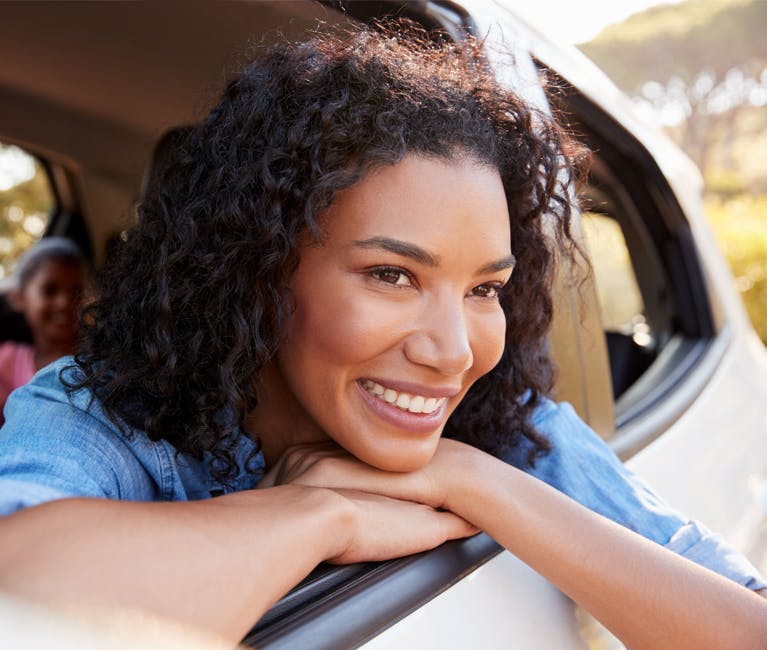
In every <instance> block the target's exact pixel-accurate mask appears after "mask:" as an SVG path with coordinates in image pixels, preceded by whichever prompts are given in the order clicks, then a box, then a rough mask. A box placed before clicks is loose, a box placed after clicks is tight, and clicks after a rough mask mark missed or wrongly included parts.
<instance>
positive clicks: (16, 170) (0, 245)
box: [0, 142, 56, 280]
mask: <svg viewBox="0 0 767 650" xmlns="http://www.w3.org/2000/svg"><path fill="white" fill-rule="evenodd" d="M55 203H56V199H55V194H54V192H53V187H52V186H51V181H50V178H49V176H48V172H47V171H46V168H45V165H44V164H43V162H42V161H41V160H40V159H39V158H37V157H36V156H33V155H32V154H30V153H29V152H27V151H25V150H24V149H22V148H21V147H18V146H16V145H13V144H6V143H2V142H0V280H2V279H4V278H8V277H9V276H10V275H11V274H12V273H13V268H14V266H15V265H16V261H17V260H18V259H19V256H20V255H21V254H22V253H23V252H24V251H25V250H26V249H27V248H29V247H30V246H31V245H32V244H34V243H35V242H36V241H37V240H38V239H40V237H42V235H43V233H44V232H45V230H46V228H47V227H48V222H49V220H50V215H51V214H52V213H53V211H54V208H55Z"/></svg>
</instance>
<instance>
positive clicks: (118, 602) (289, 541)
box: [0, 485, 474, 642]
mask: <svg viewBox="0 0 767 650" xmlns="http://www.w3.org/2000/svg"><path fill="white" fill-rule="evenodd" d="M473 532H474V530H473V529H472V528H471V527H469V526H468V525H467V524H466V523H465V522H463V521H462V520H460V519H459V518H458V517H456V516H455V515H452V514H450V513H441V512H437V511H435V510H433V509H432V508H430V507H428V506H423V505H421V504H414V503H412V502H405V501H397V500H394V499H389V498H386V497H379V496H376V495H370V494H364V493H355V492H352V491H332V490H326V489H318V488H307V487H302V486H297V485H296V486H281V487H277V488H274V489H270V490H259V491H249V492H241V493H238V494H232V495H228V496H224V497H218V498H215V499H210V500H207V501H195V502H187V503H134V502H116V501H107V500H103V499H65V500H61V501H54V502H50V503H46V504H43V505H40V506H36V507H33V508H29V509H27V510H23V511H21V512H18V513H16V514H13V515H10V516H8V517H5V518H3V519H0V589H3V590H5V591H8V592H10V593H15V594H18V595H22V596H26V597H31V598H35V599H43V600H46V601H49V602H52V603H54V604H56V603H60V604H67V605H72V604H78V605H85V606H99V607H103V606H110V607H111V606H114V607H120V608H128V609H138V610H142V611H149V612H152V613H154V614H157V615H160V616H162V617H166V618H169V619H173V620H176V621H181V622H183V623H187V624H190V625H193V626H196V627H202V628H205V629H207V630H210V631H213V632H215V633H217V634H220V635H222V636H224V637H225V638H227V639H230V640H232V641H234V642H236V641H239V640H240V639H241V638H242V636H243V635H244V634H245V633H246V632H247V631H248V629H249V628H250V627H251V626H252V625H253V624H254V623H255V622H256V621H257V620H258V618H259V617H260V616H261V614H263V612H264V611H266V609H267V608H268V607H269V606H271V605H272V604H273V603H274V602H275V601H276V600H277V599H278V598H280V597H281V596H282V595H283V594H284V593H286V592H287V591H288V590H289V589H290V588H291V587H292V586H294V585H295V584H296V583H298V582H299V581H300V580H301V579H302V578H303V577H304V576H305V575H307V574H308V573H309V572H310V571H311V570H312V569H313V568H314V566H316V565H317V564H318V563H319V562H321V561H323V560H333V561H337V562H342V563H345V562H355V561H364V560H378V559H385V558H391V557H397V556H400V555H406V554H409V553H413V552H417V551H421V550H425V549H427V548H432V547H434V546H437V545H439V544H440V543H442V542H443V541H445V540H447V539H451V538H455V537H460V536H465V535H468V534H471V533H473Z"/></svg>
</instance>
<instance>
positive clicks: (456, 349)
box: [259, 156, 513, 471]
mask: <svg viewBox="0 0 767 650" xmlns="http://www.w3.org/2000/svg"><path fill="white" fill-rule="evenodd" d="M322 224H323V226H324V228H325V234H326V235H327V237H326V239H325V240H324V242H323V243H322V244H321V245H315V244H310V245H306V246H304V247H302V248H301V250H300V263H299V265H298V268H297V270H296V272H295V275H294V276H293V278H292V290H293V293H294V297H295V314H294V316H293V319H292V323H291V329H290V332H289V335H288V338H287V340H286V342H285V343H284V345H283V346H282V348H281V349H280V351H279V353H278V355H277V357H276V359H275V362H274V363H273V365H272V366H271V367H270V368H268V369H267V372H266V373H265V375H264V388H265V394H264V395H263V398H262V400H261V404H262V405H264V406H260V407H259V409H261V408H279V409H281V410H282V413H283V416H282V417H280V416H279V415H278V414H276V413H273V414H271V416H270V417H269V418H268V419H269V420H270V421H271V422H273V423H276V422H278V421H280V422H282V426H284V427H286V428H289V429H290V430H289V431H288V430H284V431H283V433H284V439H285V438H286V439H289V440H291V441H292V442H296V441H300V440H316V439H321V438H322V437H324V436H328V437H330V438H332V439H333V440H334V441H336V442H337V443H338V444H339V445H341V446H342V447H344V448H345V449H347V450H348V451H349V452H351V453H352V454H353V455H355V456H356V457H358V458H359V459H360V460H362V461H364V462H367V463H369V464H371V465H375V466H377V467H380V468H382V469H387V470H392V471H408V470H413V469H416V468H418V467H421V466H422V465H424V464H425V463H426V462H428V460H429V459H430V458H431V456H432V454H433V453H434V451H435V449H436V444H437V442H438V439H439V436H440V434H441V432H442V429H443V428H444V426H445V422H446V421H447V418H448V417H449V416H450V414H451V413H452V412H453V410H454V409H455V408H456V406H457V405H458V403H459V402H460V401H461V398H462V397H463V396H464V395H465V394H466V391H467V390H468V389H469V387H470V386H471V385H472V384H473V383H474V381H476V380H477V378H479V377H480V376H482V375H483V374H485V373H486V372H488V371H489V370H490V369H492V368H493V366H495V364H496V363H497V362H498V360H499V359H500V356H501V353H502V351H503V345H504V332H505V318H504V314H503V311H502V309H501V306H500V304H499V302H498V292H499V289H500V287H501V286H502V285H503V284H504V283H505V282H507V281H508V279H509V277H510V275H511V270H512V266H513V258H512V256H511V252H510V242H509V215H508V211H507V207H506V199H505V196H504V192H503V187H502V184H501V179H500V176H499V175H498V172H497V171H496V170H495V169H492V168H490V167H488V166H485V165H481V164H478V163H477V162H475V161H473V160H471V159H464V160H455V161H454V160H442V159H433V158H424V157H417V156H410V157H408V158H406V159H405V160H403V161H402V162H400V163H398V164H396V165H393V166H388V167H383V168H380V169H377V170H375V171H373V172H371V173H370V174H368V175H367V176H366V177H365V178H364V179H363V180H362V181H360V182H359V183H358V184H356V185H355V186H353V187H352V188H350V189H348V190H345V191H343V192H341V193H339V194H338V196H337V198H336V199H335V201H334V202H333V204H332V205H331V207H330V208H329V209H328V210H327V212H326V214H324V215H323V221H322ZM269 405H272V406H271V407H270V406H269ZM260 433H262V434H263V433H266V432H265V431H262V432H260ZM275 433H277V432H275V431H271V432H270V435H271V434H275Z"/></svg>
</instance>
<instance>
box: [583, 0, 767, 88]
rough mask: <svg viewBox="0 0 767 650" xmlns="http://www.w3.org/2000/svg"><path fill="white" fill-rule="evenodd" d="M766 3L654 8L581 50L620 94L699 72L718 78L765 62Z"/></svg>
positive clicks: (698, 2)
mask: <svg viewBox="0 0 767 650" xmlns="http://www.w3.org/2000/svg"><path fill="white" fill-rule="evenodd" d="M766 25H767V0H687V2H682V3H679V4H675V5H659V6H657V7H653V8H651V9H648V10H647V11H644V12H641V13H638V14H635V15H633V16H631V17H630V18H628V19H627V20H625V21H624V22H622V23H618V24H615V25H611V26H609V27H607V28H605V29H604V30H603V31H602V32H601V33H600V34H599V35H597V37H596V38H594V39H593V40H592V41H590V42H589V43H585V44H583V45H580V46H579V47H580V49H581V50H582V51H583V52H584V53H585V54H586V55H587V56H588V57H589V58H591V59H592V60H593V61H594V62H595V63H596V64H597V65H598V66H599V67H601V68H602V69H603V70H604V71H605V72H606V73H607V75H608V76H609V77H610V78H611V79H613V81H615V83H616V84H618V85H619V86H620V87H621V88H623V90H624V91H626V92H628V93H630V94H638V93H639V90H640V88H641V85H642V84H643V83H645V82H646V81H650V80H653V81H658V82H661V83H665V82H667V81H668V80H670V79H671V78H672V77H674V76H678V77H680V78H681V79H683V80H685V81H688V82H689V81H691V80H692V79H694V77H695V75H696V74H697V73H698V72H700V71H702V70H710V71H712V72H713V73H714V74H715V75H716V77H717V78H722V77H723V76H724V74H725V73H726V72H727V71H728V70H730V69H731V68H733V67H736V66H739V67H744V66H745V67H746V68H750V67H752V65H753V67H755V68H759V67H760V66H764V64H765V62H767V39H765V38H764V30H765V26H766Z"/></svg>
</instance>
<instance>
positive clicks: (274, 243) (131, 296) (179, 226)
mask: <svg viewBox="0 0 767 650" xmlns="http://www.w3.org/2000/svg"><path fill="white" fill-rule="evenodd" d="M573 151H575V149H573V147H572V144H571V142H570V141H569V139H568V137H567V136H566V134H564V133H563V131H562V130H561V129H560V128H559V127H558V126H557V125H556V124H555V123H554V122H553V121H552V120H551V119H549V118H547V117H546V116H545V115H543V114H541V113H540V112H538V111H536V110H534V109H533V108H531V106H530V105H529V104H528V103H527V102H525V101H523V100H522V99H520V98H519V97H518V96H517V95H516V94H515V93H514V92H512V91H510V90H509V89H507V88H505V87H504V86H502V85H501V84H500V83H499V82H498V81H497V80H496V79H495V77H494V75H493V74H492V72H491V71H490V69H489V67H488V66H487V64H486V62H485V60H484V58H483V55H482V52H481V46H480V44H479V43H478V42H477V41H476V40H473V39H471V38H469V39H467V40H466V42H464V43H462V44H460V45H456V44H451V43H446V42H444V41H434V40H430V39H429V38H428V37H427V35H426V34H424V33H422V32H419V31H418V30H417V29H415V28H413V27H412V26H411V27H407V28H403V27H402V26H401V25H400V26H398V28H397V30H396V31H391V30H390V29H389V30H387V31H377V30H372V29H365V28H360V29H359V30H351V31H349V30H347V31H344V32H343V33H335V34H324V35H320V36H316V37H314V38H312V39H311V40H309V41H308V42H301V43H297V44H291V43H285V42H283V43H279V44H277V45H273V46H270V47H269V48H266V49H265V50H264V51H263V52H261V54H260V56H259V57H258V58H257V59H256V60H255V61H253V62H251V63H250V64H248V65H247V66H246V67H245V68H244V69H243V70H242V72H241V73H240V74H239V76H237V77H236V78H235V79H234V80H233V81H232V82H231V83H230V84H229V85H228V86H227V88H226V90H225V92H224V93H223V97H222V98H221V100H220V102H219V103H218V105H217V106H216V107H215V108H214V109H213V110H212V111H211V112H210V114H209V115H208V116H207V117H206V118H205V119H204V120H203V121H202V122H201V123H200V124H199V125H197V126H195V127H194V128H192V129H191V130H190V132H189V133H188V135H186V137H185V139H184V142H183V144H182V145H181V146H180V147H179V149H178V151H177V152H176V153H175V154H174V160H173V161H172V162H173V164H166V165H164V166H163V169H162V170H161V172H160V173H159V174H158V177H157V178H156V180H155V181H153V182H152V183H150V186H149V187H148V188H147V190H146V193H145V196H144V197H143V200H142V202H141V204H140V205H139V207H138V216H139V219H138V224H137V226H136V227H135V228H134V229H133V230H132V231H131V232H130V233H129V234H128V237H127V240H126V241H125V242H124V243H123V244H122V245H121V247H120V248H121V250H120V252H119V254H118V255H117V256H116V259H115V260H114V261H113V263H112V264H111V265H110V267H109V268H108V269H107V270H106V271H105V274H104V276H103V278H102V280H101V286H100V289H99V292H98V295H97V298H96V300H95V301H94V302H93V303H92V304H91V305H90V306H89V307H88V309H87V312H86V313H85V316H84V319H83V320H84V322H83V332H82V341H83V342H82V345H81V348H80V351H79V353H78V354H77V356H76V363H77V365H78V366H79V368H80V369H81V371H82V372H81V373H79V378H78V379H77V380H76V381H72V380H70V383H69V390H75V389H82V388H87V389H90V390H91V391H92V394H93V395H94V396H95V397H96V398H97V399H98V400H99V401H100V403H101V405H102V407H103V409H104V410H105V412H106V413H107V415H108V416H109V417H110V418H111V419H113V420H114V421H115V422H116V423H118V424H120V425H121V426H124V425H125V424H127V425H128V426H129V427H133V428H136V429H140V430H143V431H145V432H146V433H147V435H148V436H149V437H150V438H151V439H152V440H158V439H160V438H164V439H166V440H167V441H169V442H170V443H171V444H173V445H174V446H175V447H176V448H177V449H178V450H179V451H180V452H182V453H187V454H191V455H192V456H194V457H197V458H199V457H201V456H202V455H203V454H204V453H205V452H206V451H208V452H212V453H213V454H214V457H215V458H216V459H217V461H218V463H217V467H218V472H219V478H220V479H222V480H226V479H227V478H231V476H233V474H234V472H235V470H236V466H235V460H234V455H233V449H234V445H235V443H236V439H237V436H238V434H239V431H240V426H241V423H242V421H243V418H244V417H245V415H246V414H247V413H249V412H250V411H251V410H252V409H253V408H254V407H255V406H256V404H257V402H258V394H257V388H256V385H257V383H258V382H257V381H255V380H256V379H257V378H258V376H259V374H260V372H261V370H262V368H263V367H264V365H265V364H266V363H267V362H268V361H269V360H270V359H271V358H272V357H273V355H274V354H275V351H276V350H277V349H278V347H279V346H280V343H281V341H282V340H283V337H284V334H285V333H286V331H287V329H288V327H287V325H288V321H289V319H290V317H291V295H290V291H289V288H288V287H289V281H290V278H291V274H292V272H293V271H294V270H295V268H296V266H297V264H298V243H297V242H298V240H299V237H300V236H301V235H302V234H304V233H306V232H309V233H311V235H312V236H314V237H319V236H320V235H321V232H320V226H319V223H318V215H320V214H321V213H322V212H323V210H324V209H326V208H327V207H328V206H329V205H330V203H331V201H332V200H333V197H334V196H335V194H336V192H338V191H339V190H342V189H344V188H348V187H350V186H352V185H354V184H355V183H356V182H357V181H358V180H359V179H360V178H361V177H362V176H363V175H365V174H366V173H367V172H369V171H370V170H371V169H373V168H375V167H378V166H382V165H392V164H394V163H396V162H398V161H400V160H402V159H403V158H404V157H405V156H407V155H408V154H420V155H425V156H431V157H437V158H441V159H453V158H455V157H465V156H470V157H472V158H474V159H476V160H477V161H478V162H480V163H483V164H488V165H492V166H493V167H494V168H497V169H498V170H499V171H500V175H501V178H502V180H503V186H504V189H505V192H506V197H507V200H508V206H509V212H510V217H511V245H512V253H513V254H514V256H515V257H516V259H517V264H516V267H515V269H514V272H513V274H512V279H511V281H510V282H509V283H508V285H507V288H506V289H505V291H504V295H503V296H502V304H503V308H504V311H505V314H506V320H507V330H506V347H505V351H504V353H503V357H502V360H501V361H500V363H499V364H498V365H497V366H496V367H495V368H494V369H493V370H492V371H491V372H490V373H489V374H488V375H486V376H485V377H483V378H481V379H480V380H479V381H477V382H476V384H475V385H474V386H473V387H472V388H471V390H470V391H469V393H468V394H467V396H466V398H465V399H464V400H463V402H462V403H461V405H460V406H459V408H458V409H457V410H456V412H455V413H454V414H453V415H452V417H451V418H450V420H449V422H448V423H447V427H446V430H445V435H447V436H451V437H455V438H460V439H462V440H464V441H466V442H468V443H470V444H473V445H475V446H478V447H480V448H482V449H485V450H487V451H489V452H491V453H495V454H501V453H503V451H504V450H505V449H508V448H509V447H511V446H514V445H516V444H518V443H519V442H520V441H521V440H522V439H523V438H524V439H527V442H528V443H532V446H531V452H530V455H529V457H528V461H529V462H533V460H534V457H535V455H536V454H537V453H540V452H543V451H545V450H547V449H548V448H549V443H548V442H547V440H546V439H545V438H544V437H543V436H541V435H540V434H538V433H537V432H536V431H535V429H534V427H533V426H532V425H531V423H530V421H529V419H530V418H529V416H530V414H531V411H532V409H533V408H534V407H535V406H536V404H537V403H538V401H539V398H540V396H541V395H544V394H547V393H549V392H550V390H551V388H552V382H553V371H552V363H551V361H550V360H549V357H548V354H547V345H546V336H547V332H548V330H549V326H550V323H551V319H552V298H551V293H550V285H551V282H552V273H553V265H554V256H555V249H557V248H559V247H561V245H562V244H564V245H565V248H566V249H567V246H568V244H569V245H570V246H571V245H572V238H571V236H570V216H571V214H570V210H571V208H570V199H569V188H568V183H569V182H570V181H568V180H566V179H569V178H573V177H574V171H573V170H574V169H575V167H577V165H576V163H577V160H576V158H577V157H578V156H576V155H574V154H573ZM547 215H550V216H547ZM552 234H553V235H554V238H553V240H552V237H551V235H552Z"/></svg>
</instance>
